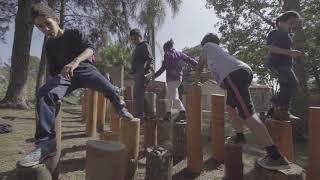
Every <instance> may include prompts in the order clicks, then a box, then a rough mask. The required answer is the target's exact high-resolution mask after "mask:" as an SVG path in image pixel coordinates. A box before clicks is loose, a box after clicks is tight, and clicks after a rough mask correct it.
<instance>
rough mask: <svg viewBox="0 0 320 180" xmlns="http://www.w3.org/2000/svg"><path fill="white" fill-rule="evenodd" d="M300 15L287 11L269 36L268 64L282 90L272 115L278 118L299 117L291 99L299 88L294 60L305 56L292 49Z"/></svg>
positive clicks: (280, 17) (279, 18)
mask: <svg viewBox="0 0 320 180" xmlns="http://www.w3.org/2000/svg"><path fill="white" fill-rule="evenodd" d="M300 19H301V17H300V15H299V13H297V12H295V11H287V12H285V13H283V14H282V15H281V16H279V17H278V18H277V19H276V23H275V24H276V29H273V30H272V31H271V32H270V33H269V34H268V37H267V46H268V51H269V52H268V58H267V63H266V64H267V66H268V67H269V68H270V69H271V70H272V72H274V73H275V74H276V75H277V76H278V79H279V83H280V92H279V94H278V96H277V100H276V101H275V107H274V108H273V111H272V117H273V118H275V119H277V120H288V119H299V118H298V117H296V116H294V115H292V114H291V113H290V111H289V107H290V101H291V98H292V96H293V93H294V91H295V90H296V88H297V85H298V80H297V78H296V75H295V73H294V70H293V63H294V62H293V60H294V59H298V58H299V57H301V56H303V53H302V52H300V51H298V50H293V49H291V45H292V33H294V32H295V30H296V27H297V26H298V24H299V22H300Z"/></svg>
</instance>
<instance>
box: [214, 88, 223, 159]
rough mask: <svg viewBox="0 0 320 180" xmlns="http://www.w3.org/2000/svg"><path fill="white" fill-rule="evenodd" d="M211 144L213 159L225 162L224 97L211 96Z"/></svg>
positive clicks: (219, 95) (218, 95)
mask: <svg viewBox="0 0 320 180" xmlns="http://www.w3.org/2000/svg"><path fill="white" fill-rule="evenodd" d="M211 108H212V110H211V112H212V120H211V127H212V129H211V142H212V158H213V159H214V160H215V161H217V162H223V160H224V142H225V137H224V95H221V94H212V95H211Z"/></svg>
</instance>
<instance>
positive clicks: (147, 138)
mask: <svg viewBox="0 0 320 180" xmlns="http://www.w3.org/2000/svg"><path fill="white" fill-rule="evenodd" d="M155 145H157V119H156V118H150V117H147V118H146V121H145V128H144V148H145V149H146V148H148V147H151V146H155Z"/></svg>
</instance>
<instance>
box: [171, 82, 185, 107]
mask: <svg viewBox="0 0 320 180" xmlns="http://www.w3.org/2000/svg"><path fill="white" fill-rule="evenodd" d="M180 84H181V81H169V82H167V99H168V101H167V112H171V109H172V106H173V103H175V105H177V106H178V110H179V111H185V108H184V106H183V104H182V102H181V100H180V99H179V92H178V88H179V86H180Z"/></svg>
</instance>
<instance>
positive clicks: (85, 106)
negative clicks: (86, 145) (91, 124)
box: [81, 89, 89, 122]
mask: <svg viewBox="0 0 320 180" xmlns="http://www.w3.org/2000/svg"><path fill="white" fill-rule="evenodd" d="M81 103H82V120H83V121H84V122H86V121H87V118H88V110H89V96H88V89H85V90H84V95H83V97H82V102H81Z"/></svg>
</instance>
